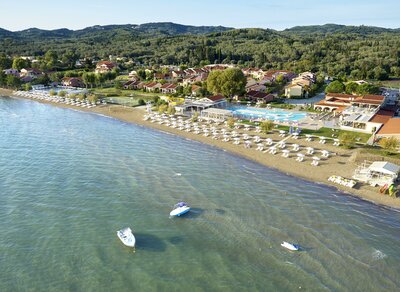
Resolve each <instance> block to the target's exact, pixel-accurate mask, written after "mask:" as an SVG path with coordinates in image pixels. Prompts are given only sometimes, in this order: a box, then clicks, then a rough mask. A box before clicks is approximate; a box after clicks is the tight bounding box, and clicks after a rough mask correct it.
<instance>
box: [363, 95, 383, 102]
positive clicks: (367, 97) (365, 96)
mask: <svg viewBox="0 0 400 292" xmlns="http://www.w3.org/2000/svg"><path fill="white" fill-rule="evenodd" d="M362 98H363V99H368V100H379V101H383V100H384V99H385V97H384V96H383V95H374V94H365V95H363V96H362Z"/></svg>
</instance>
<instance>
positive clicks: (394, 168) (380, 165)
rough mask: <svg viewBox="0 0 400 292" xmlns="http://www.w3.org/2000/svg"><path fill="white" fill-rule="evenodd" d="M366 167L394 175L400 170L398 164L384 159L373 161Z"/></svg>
mask: <svg viewBox="0 0 400 292" xmlns="http://www.w3.org/2000/svg"><path fill="white" fill-rule="evenodd" d="M368 169H369V170H370V171H375V172H381V173H385V174H390V175H395V174H398V173H399V172H400V166H398V165H396V164H393V163H390V162H385V161H375V162H374V163H372V164H371V165H370V166H369V167H368Z"/></svg>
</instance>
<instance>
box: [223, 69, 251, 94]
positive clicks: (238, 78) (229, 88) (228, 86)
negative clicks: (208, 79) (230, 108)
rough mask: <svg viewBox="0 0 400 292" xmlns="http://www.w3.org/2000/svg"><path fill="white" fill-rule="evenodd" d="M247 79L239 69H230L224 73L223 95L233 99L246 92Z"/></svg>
mask: <svg viewBox="0 0 400 292" xmlns="http://www.w3.org/2000/svg"><path fill="white" fill-rule="evenodd" d="M246 83H247V80H246V77H245V76H244V74H243V72H242V70H240V69H239V68H229V69H226V70H224V71H223V73H222V85H221V93H222V94H223V95H224V96H227V97H230V98H232V97H233V96H234V95H241V94H243V93H244V92H245V88H246Z"/></svg>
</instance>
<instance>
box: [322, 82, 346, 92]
mask: <svg viewBox="0 0 400 292" xmlns="http://www.w3.org/2000/svg"><path fill="white" fill-rule="evenodd" d="M343 91H344V84H343V83H342V82H340V81H338V80H335V81H332V82H331V83H330V84H329V85H328V86H327V87H326V88H325V92H326V93H342V92H343Z"/></svg>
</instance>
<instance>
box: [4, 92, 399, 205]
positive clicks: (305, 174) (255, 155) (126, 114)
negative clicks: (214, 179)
mask: <svg viewBox="0 0 400 292" xmlns="http://www.w3.org/2000/svg"><path fill="white" fill-rule="evenodd" d="M0 94H2V95H7V96H10V95H12V92H11V91H9V90H0ZM17 98H20V97H17ZM34 102H35V101H34ZM36 102H42V103H48V104H51V105H54V106H58V107H62V108H72V109H75V110H80V111H85V112H93V113H98V114H102V115H107V116H110V117H113V118H116V119H119V120H121V121H125V122H129V123H134V124H138V125H143V126H146V127H150V128H154V129H157V130H161V131H164V132H168V133H172V134H175V135H179V136H182V137H185V138H188V139H192V140H195V141H199V142H202V143H205V144H209V145H212V146H215V147H218V148H222V149H224V150H226V151H229V152H230V153H233V154H235V155H240V156H242V157H244V158H246V159H250V160H253V161H256V162H258V163H260V164H263V165H265V166H267V167H271V168H274V169H277V170H279V171H281V172H284V173H286V174H289V175H293V176H297V177H301V178H304V179H306V180H309V181H313V182H318V183H323V184H326V185H331V186H333V187H335V188H337V189H339V190H341V191H343V192H344V193H346V194H348V195H354V196H358V197H360V198H362V199H364V200H367V201H370V202H373V203H375V204H379V205H384V206H388V207H393V208H399V209H400V198H391V197H389V196H388V195H382V194H380V193H379V189H378V188H374V187H371V186H369V185H365V184H360V183H358V184H357V185H356V186H355V187H354V188H349V187H346V186H342V185H338V184H334V183H331V182H329V181H328V178H329V177H330V176H331V175H339V176H342V177H345V178H349V179H350V178H351V177H352V175H353V172H354V170H355V169H356V167H357V166H358V165H359V164H361V163H362V162H363V161H364V159H368V160H371V159H374V158H375V160H382V157H379V156H377V157H371V156H368V157H362V156H361V155H356V153H357V151H355V150H348V149H344V148H342V147H337V146H333V145H332V143H331V142H330V143H327V144H319V143H318V141H317V140H314V141H311V142H308V141H306V140H305V138H304V137H301V138H300V139H293V138H289V139H288V140H287V141H286V143H288V144H289V145H290V144H291V143H296V144H299V145H300V147H301V148H304V147H313V148H314V149H315V150H316V152H318V150H327V151H329V152H330V153H332V154H333V155H330V157H329V158H327V159H322V160H321V161H320V164H319V165H318V166H312V165H311V161H312V159H311V156H306V157H305V160H304V161H303V162H298V161H296V154H294V153H291V154H290V156H289V158H284V157H282V155H281V154H282V152H281V151H279V152H278V153H277V154H276V155H272V154H269V153H263V152H262V151H258V150H256V147H255V145H254V144H253V146H252V147H251V148H245V147H244V146H243V144H239V145H235V144H233V143H232V141H230V142H224V141H222V140H214V139H212V138H211V136H209V137H205V136H203V135H197V134H194V133H192V132H185V131H181V130H178V129H174V128H171V127H167V126H166V125H160V124H158V123H152V122H150V121H144V120H143V117H144V115H145V114H146V112H145V110H144V108H130V107H124V106H120V105H102V106H97V107H94V108H80V107H76V106H71V105H66V104H62V103H52V102H47V101H36ZM239 132H243V130H239ZM246 133H248V134H249V135H258V136H260V137H261V138H271V139H273V140H274V141H275V142H277V141H280V140H282V137H279V133H277V132H274V133H271V134H268V135H265V134H259V133H254V131H248V132H246ZM318 156H320V155H318ZM395 162H397V163H398V164H400V162H399V161H395ZM266 179H268V178H266ZM299 187H301V186H299Z"/></svg>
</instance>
